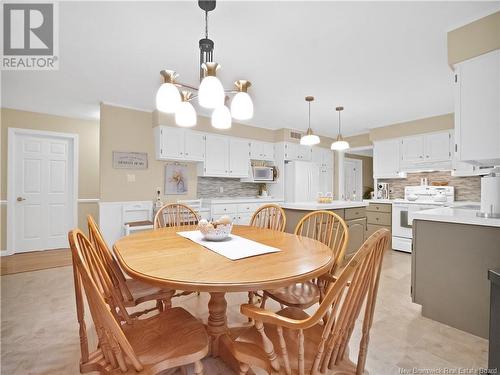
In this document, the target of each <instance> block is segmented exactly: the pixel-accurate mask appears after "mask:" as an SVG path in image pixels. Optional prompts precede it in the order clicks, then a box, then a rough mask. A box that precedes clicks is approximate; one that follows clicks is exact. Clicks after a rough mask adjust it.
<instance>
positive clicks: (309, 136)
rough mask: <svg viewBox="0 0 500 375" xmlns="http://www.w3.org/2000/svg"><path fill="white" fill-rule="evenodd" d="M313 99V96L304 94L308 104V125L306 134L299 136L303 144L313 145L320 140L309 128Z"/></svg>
mask: <svg viewBox="0 0 500 375" xmlns="http://www.w3.org/2000/svg"><path fill="white" fill-rule="evenodd" d="M313 100H314V96H306V102H307V103H308V105H309V125H308V127H307V132H306V135H303V136H302V137H301V138H300V144H301V145H304V146H314V145H317V144H318V143H319V142H320V139H319V137H318V136H317V135H316V134H314V133H313V131H312V129H311V102H312V101H313Z"/></svg>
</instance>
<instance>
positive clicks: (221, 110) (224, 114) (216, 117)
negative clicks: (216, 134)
mask: <svg viewBox="0 0 500 375" xmlns="http://www.w3.org/2000/svg"><path fill="white" fill-rule="evenodd" d="M212 126H213V127H214V128H215V129H229V128H230V127H231V112H230V111H229V108H227V107H226V106H225V105H224V104H222V105H220V106H218V107H217V108H215V109H214V111H213V112H212Z"/></svg>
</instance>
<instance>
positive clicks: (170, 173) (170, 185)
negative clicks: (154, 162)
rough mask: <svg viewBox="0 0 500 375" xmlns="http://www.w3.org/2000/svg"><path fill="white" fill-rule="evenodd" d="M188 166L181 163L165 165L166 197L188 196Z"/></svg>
mask: <svg viewBox="0 0 500 375" xmlns="http://www.w3.org/2000/svg"><path fill="white" fill-rule="evenodd" d="M187 180H188V175H187V165H186V164H181V163H167V164H166V165H165V190H164V192H165V195H168V194H187V192H188V181H187Z"/></svg>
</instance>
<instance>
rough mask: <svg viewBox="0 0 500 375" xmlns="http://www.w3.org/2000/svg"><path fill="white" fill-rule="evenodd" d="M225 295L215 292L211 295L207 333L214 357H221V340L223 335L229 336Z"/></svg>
mask: <svg viewBox="0 0 500 375" xmlns="http://www.w3.org/2000/svg"><path fill="white" fill-rule="evenodd" d="M225 295H226V294H225V293H222V292H214V293H210V301H209V302H208V313H209V316H208V324H207V332H208V335H209V336H210V352H211V354H212V356H213V357H217V356H218V355H219V338H220V336H221V335H226V334H229V329H228V327H227V316H226V310H227V302H226V298H225Z"/></svg>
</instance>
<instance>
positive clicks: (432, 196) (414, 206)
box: [392, 186, 455, 253]
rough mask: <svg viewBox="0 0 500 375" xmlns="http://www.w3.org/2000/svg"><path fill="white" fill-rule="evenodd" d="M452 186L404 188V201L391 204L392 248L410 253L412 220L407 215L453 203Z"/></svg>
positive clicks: (453, 193) (453, 192) (453, 190)
mask: <svg viewBox="0 0 500 375" xmlns="http://www.w3.org/2000/svg"><path fill="white" fill-rule="evenodd" d="M454 196H455V189H454V188H453V186H406V187H405V199H401V200H395V201H394V202H393V204H392V248H393V249H394V250H399V251H404V252H407V253H411V250H412V220H410V219H409V217H408V213H409V212H413V211H421V210H427V209H431V208H436V207H437V206H446V205H450V204H452V203H453V202H454V200H455V198H454Z"/></svg>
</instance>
